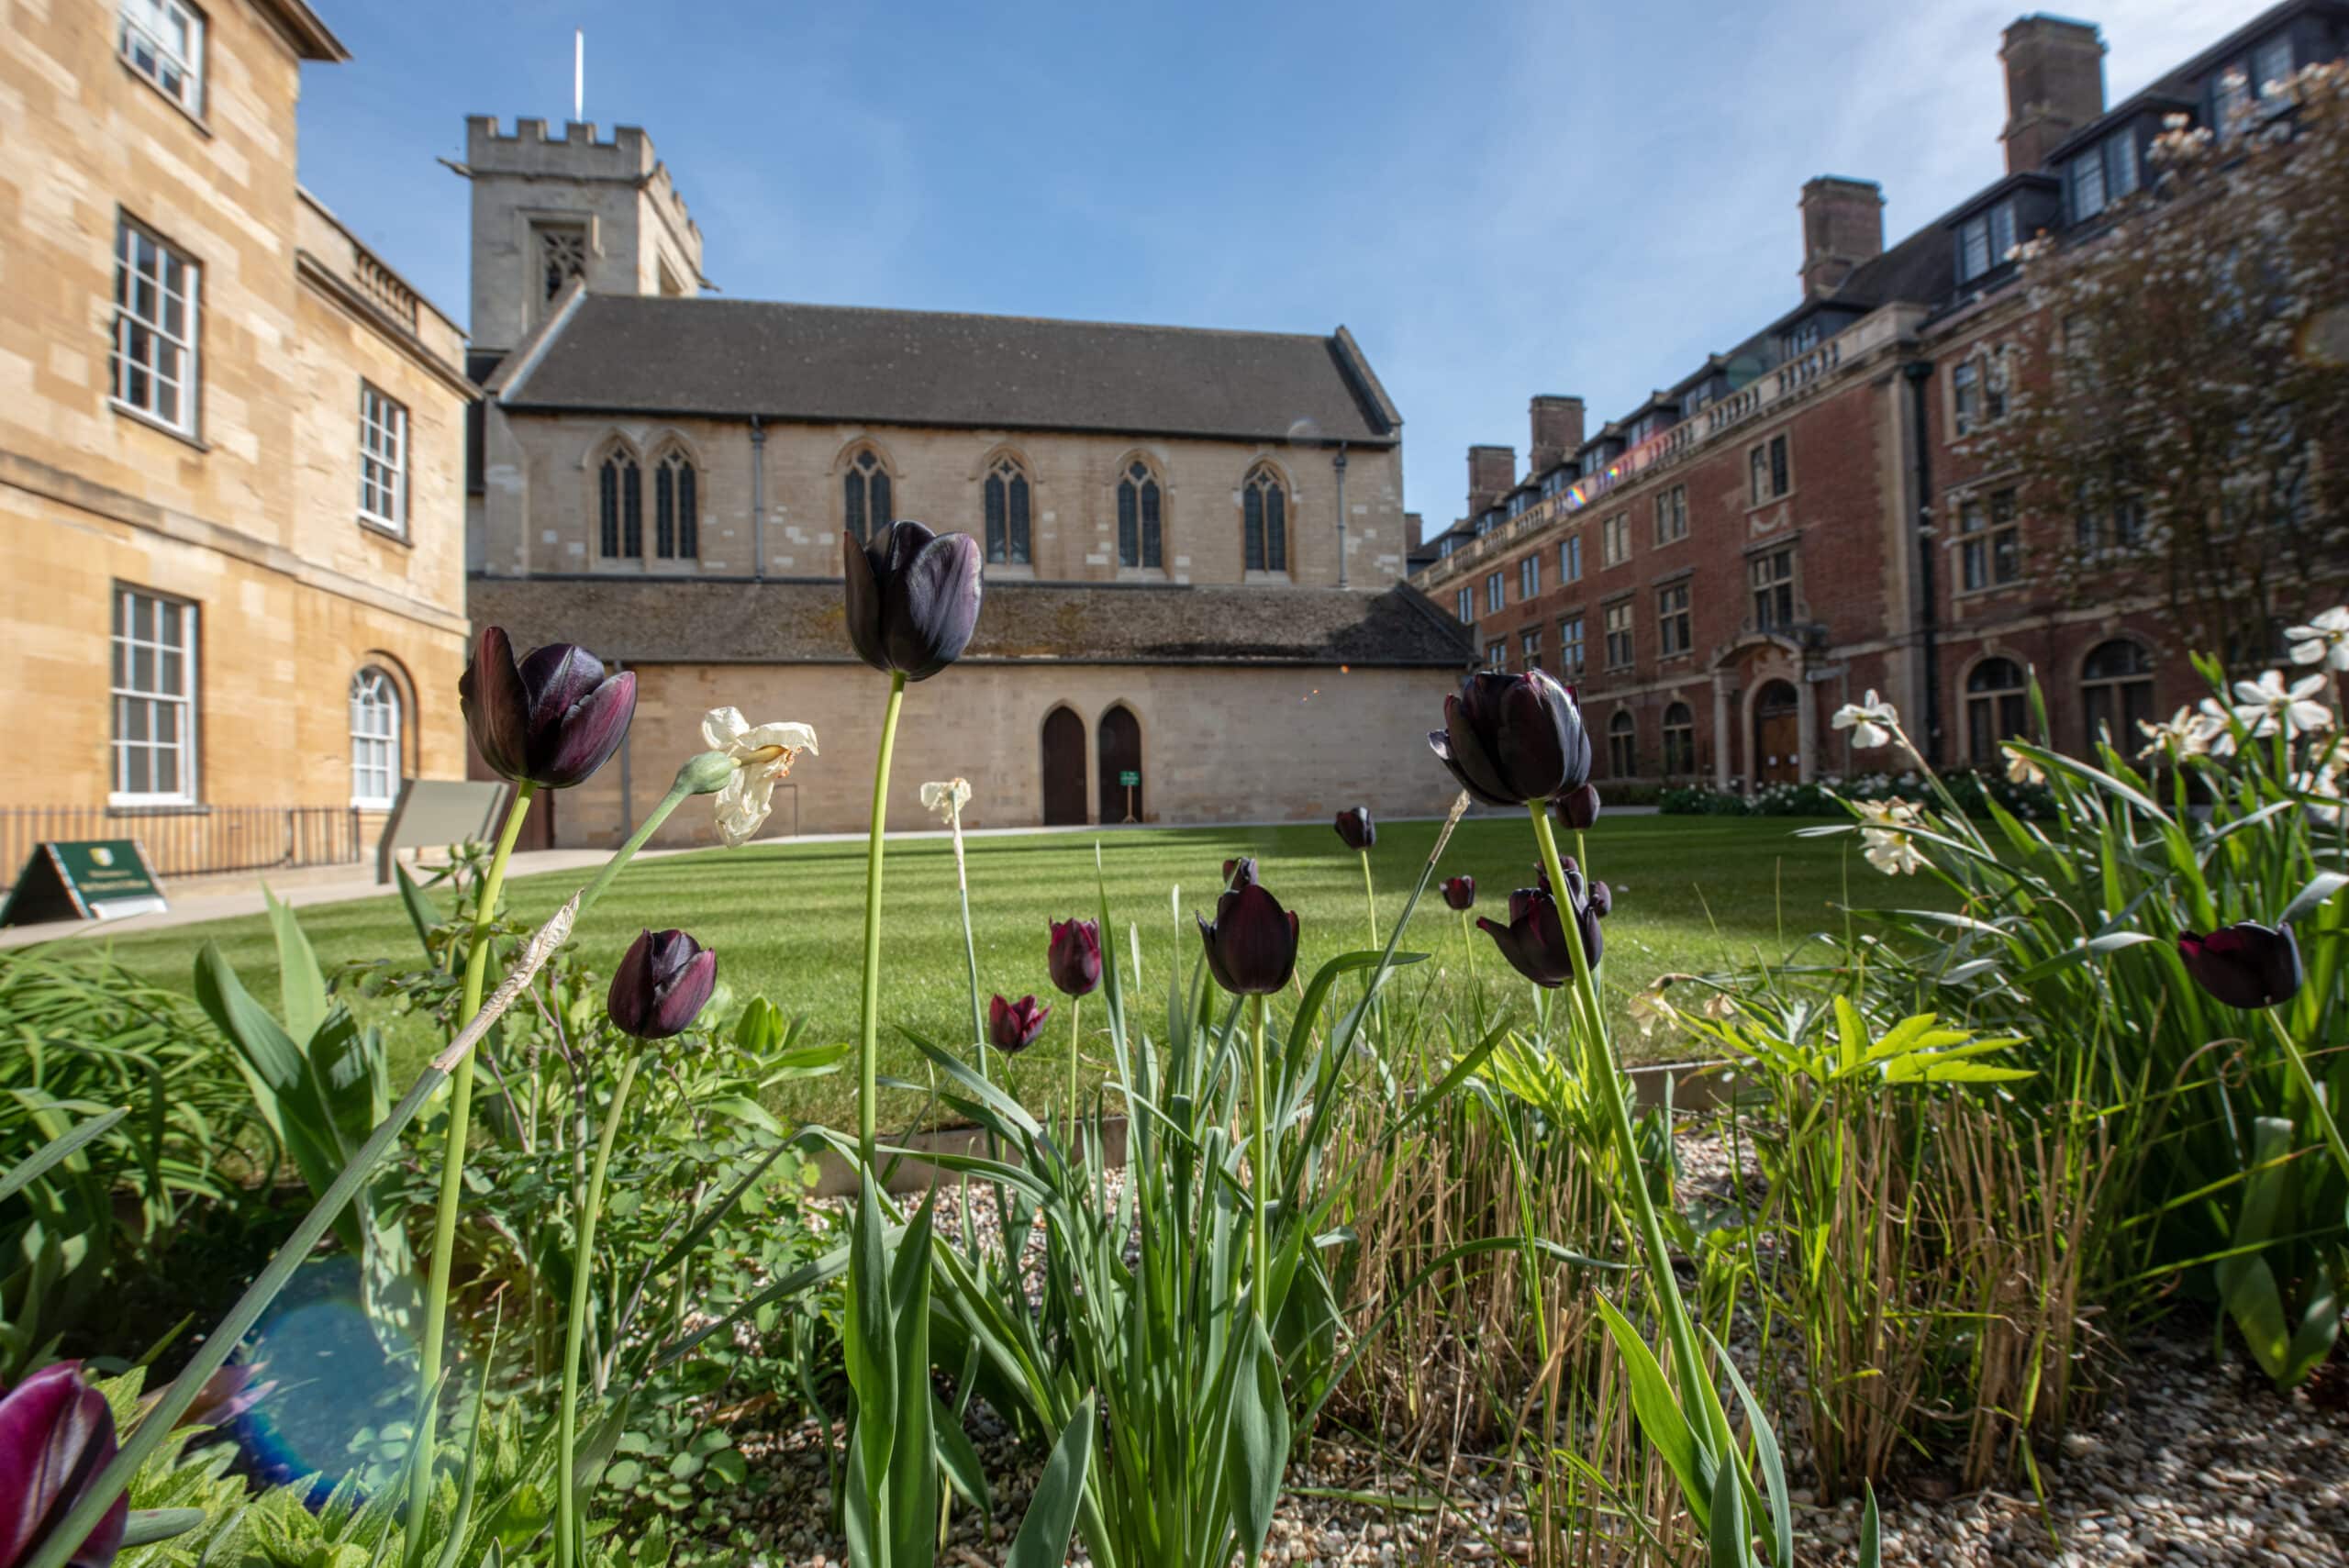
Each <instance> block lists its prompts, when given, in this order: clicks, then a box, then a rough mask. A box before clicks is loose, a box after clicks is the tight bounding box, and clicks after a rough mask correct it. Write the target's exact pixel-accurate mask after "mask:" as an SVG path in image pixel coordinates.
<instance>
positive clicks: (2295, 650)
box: [2284, 605, 2349, 670]
mask: <svg viewBox="0 0 2349 1568" xmlns="http://www.w3.org/2000/svg"><path fill="white" fill-rule="evenodd" d="M2284 637H2285V639H2286V640H2287V641H2288V642H2290V643H2291V645H2292V662H2293V663H2295V664H2321V665H2323V666H2324V667H2325V668H2326V669H2328V670H2349V606H2343V605H2335V606H2332V608H2331V609H2329V610H2324V611H2321V612H2320V613H2319V614H2317V615H2314V616H2311V617H2309V623H2308V625H2306V626H2295V627H2287V628H2285V631H2284Z"/></svg>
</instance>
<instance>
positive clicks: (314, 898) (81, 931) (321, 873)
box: [0, 806, 1655, 948]
mask: <svg viewBox="0 0 2349 1568" xmlns="http://www.w3.org/2000/svg"><path fill="white" fill-rule="evenodd" d="M1608 810H1609V813H1610V814H1613V815H1617V816H1623V817H1636V816H1650V815H1653V813H1654V811H1655V807H1654V806H1609V807H1608ZM1315 820H1316V821H1319V818H1318V817H1317V818H1315ZM1391 820H1395V821H1421V822H1431V821H1435V820H1437V819H1436V818H1434V817H1396V818H1391ZM1297 826H1300V824H1298V823H1295V822H1198V823H1188V822H1185V823H1139V822H1137V823H1111V824H1097V823H1088V824H1086V825H1084V826H1082V827H1074V828H965V829H963V837H964V838H966V839H1012V838H1020V837H1025V836H1030V835H1034V834H1039V833H1093V834H1100V833H1127V832H1134V831H1137V830H1143V829H1164V830H1170V831H1180V830H1184V829H1196V830H1198V831H1202V832H1233V831H1246V830H1248V829H1251V828H1294V827H1297ZM889 837H890V839H891V840H893V841H894V840H901V839H906V840H911V839H943V838H946V837H948V831H947V829H945V828H928V829H923V830H919V831H915V832H896V833H892V834H890V835H889ZM863 841H864V835H863V834H862V833H802V834H800V835H799V836H798V837H797V838H796V839H763V840H759V842H760V843H761V844H762V845H774V846H781V845H788V844H841V843H862V842H863ZM715 847H716V846H714V845H709V844H690V845H685V846H683V847H681V848H678V849H674V850H644V851H640V852H639V853H638V855H637V859H639V860H654V859H658V858H661V857H662V856H667V855H687V854H696V853H698V852H701V851H707V850H711V849H714V848H715ZM611 852H612V851H609V850H607V849H591V850H530V851H524V852H522V853H519V854H517V855H516V856H515V857H514V859H513V861H512V862H511V863H510V864H509V865H508V866H507V873H506V874H507V876H509V877H517V876H534V875H537V874H539V873H542V872H559V871H594V870H595V869H596V868H597V867H599V866H601V865H602V864H603V863H604V862H605V861H607V859H609V858H610V856H611ZM264 882H265V883H267V884H268V886H269V889H270V891H271V892H273V893H274V894H276V895H277V896H278V898H279V900H280V901H281V902H284V903H286V904H290V905H292V906H294V907H295V908H296V909H303V908H307V907H309V906H311V905H314V904H348V903H351V902H352V901H353V900H355V899H361V898H381V897H384V896H387V895H390V894H391V892H392V889H391V888H388V887H384V886H380V885H378V884H377V883H376V881H375V875H374V871H373V862H372V858H371V861H370V862H369V863H368V864H366V865H359V866H337V867H333V868H331V869H328V868H313V869H311V870H307V871H296V872H279V873H269V874H262V875H255V876H252V877H250V878H237V879H231V878H228V877H206V878H204V879H202V880H201V881H199V882H197V883H195V884H193V886H192V887H191V890H190V891H188V892H185V893H173V891H172V890H171V888H170V886H169V885H166V887H165V888H164V892H165V894H166V895H168V896H169V897H170V899H171V904H172V906H171V907H170V908H168V909H164V910H160V911H157V912H156V913H153V914H150V915H126V916H124V917H122V918H120V919H117V920H52V921H48V922H45V923H43V924H40V925H35V926H8V927H0V948H20V947H28V946H30V945H31V944H33V943H35V942H51V941H61V940H73V939H80V938H87V937H96V936H109V937H111V936H117V935H119V934H121V933H123V932H126V931H160V930H163V929H167V928H169V927H173V926H193V925H196V924H199V923H201V922H203V921H206V920H227V919H232V918H234V917H237V916H239V915H260V914H263V913H265V912H266V910H267V907H268V906H266V905H264V904H263V903H262V884H263V883H264ZM183 885H187V884H183Z"/></svg>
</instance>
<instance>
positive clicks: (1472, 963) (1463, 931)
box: [1460, 909, 1476, 995]
mask: <svg viewBox="0 0 2349 1568" xmlns="http://www.w3.org/2000/svg"><path fill="white" fill-rule="evenodd" d="M1460 951H1462V952H1464V953H1465V954H1467V955H1468V990H1469V993H1470V994H1471V995H1475V994H1476V929H1475V927H1473V926H1471V925H1470V924H1469V923H1468V911H1467V910H1465V909H1463V910H1462V911H1460Z"/></svg>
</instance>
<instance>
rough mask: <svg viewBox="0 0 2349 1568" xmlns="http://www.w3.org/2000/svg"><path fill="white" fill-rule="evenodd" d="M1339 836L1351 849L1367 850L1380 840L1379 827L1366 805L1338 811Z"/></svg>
mask: <svg viewBox="0 0 2349 1568" xmlns="http://www.w3.org/2000/svg"><path fill="white" fill-rule="evenodd" d="M1338 837H1339V838H1341V839H1343V840H1345V841H1346V848H1348V849H1350V850H1367V849H1369V848H1370V847H1371V846H1372V845H1373V844H1375V843H1376V842H1378V827H1377V824H1375V823H1374V822H1373V821H1371V819H1370V808H1369V807H1368V806H1348V807H1347V808H1346V809H1345V810H1343V811H1341V812H1339V813H1338Z"/></svg>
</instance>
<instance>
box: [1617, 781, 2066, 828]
mask: <svg viewBox="0 0 2349 1568" xmlns="http://www.w3.org/2000/svg"><path fill="white" fill-rule="evenodd" d="M1942 784H1943V788H1944V789H1945V790H1946V792H1947V794H1948V797H1949V798H1950V799H1951V800H1953V801H1954V802H1955V803H1956V804H1957V806H1958V807H1959V809H1960V810H1961V811H1962V812H1963V813H1964V814H1965V815H1966V816H1968V817H1989V816H1991V815H1992V812H1993V806H1994V803H1995V806H1996V808H1997V809H1998V810H2003V811H2005V812H2006V813H2008V814H2009V816H2013V817H2023V818H2026V819H2043V818H2045V817H2050V816H2052V815H2054V793H2053V792H2052V791H2051V790H2049V788H2048V787H2047V786H2046V785H2045V784H2033V783H2028V782H2025V781H2022V780H2018V779H2012V778H2009V777H2008V776H2007V775H2005V774H2004V773H1983V772H1980V771H1978V770H1975V769H1965V770H1962V771H1960V772H1957V773H1950V774H1947V775H1945V776H1944V777H1943V780H1942ZM1924 787H1925V781H1924V779H1923V778H1922V777H1921V776H1920V774H1918V773H1898V774H1895V773H1863V774H1861V775H1859V776H1857V777H1855V778H1850V779H1842V778H1826V779H1815V780H1813V781H1811V782H1810V783H1809V784H1764V785H1762V786H1761V787H1760V788H1758V789H1755V790H1753V791H1750V792H1746V791H1738V790H1720V789H1715V788H1713V787H1712V786H1711V785H1710V784H1685V785H1680V786H1676V787H1674V788H1670V789H1666V790H1664V792H1663V793H1662V794H1661V795H1659V796H1658V798H1657V802H1656V804H1657V806H1658V807H1659V808H1660V809H1661V810H1662V811H1663V812H1664V815H1665V816H1667V817H1841V816H1842V815H1843V804H1842V803H1843V802H1845V801H1862V800H1892V799H1895V798H1898V797H1902V796H1906V795H1917V794H1919V793H1920V791H1922V790H1923V789H1924Z"/></svg>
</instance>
